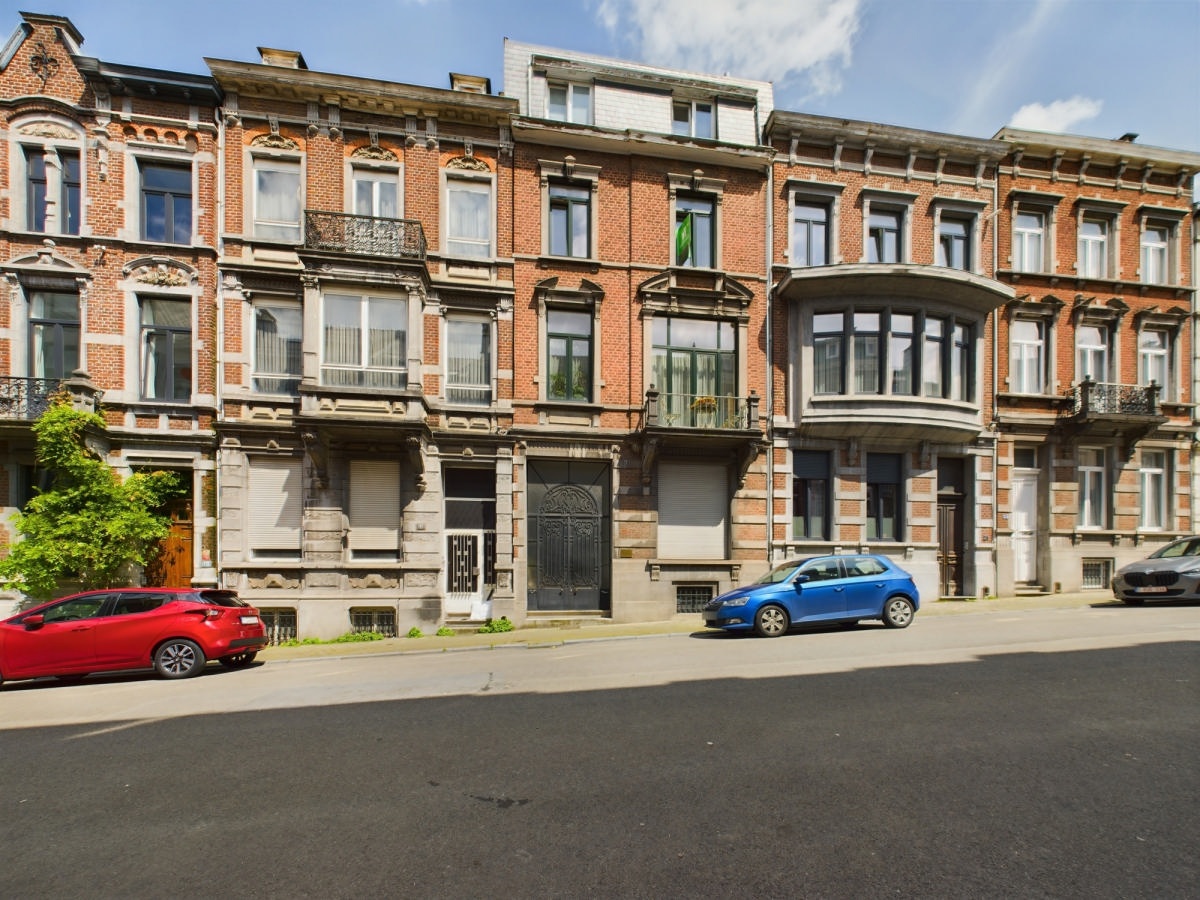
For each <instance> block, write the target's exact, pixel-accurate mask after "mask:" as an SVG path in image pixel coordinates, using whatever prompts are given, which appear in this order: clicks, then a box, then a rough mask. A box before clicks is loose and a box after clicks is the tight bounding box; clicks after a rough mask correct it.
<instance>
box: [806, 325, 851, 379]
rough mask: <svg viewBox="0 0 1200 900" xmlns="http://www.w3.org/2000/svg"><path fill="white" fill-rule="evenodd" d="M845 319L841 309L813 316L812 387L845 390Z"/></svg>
mask: <svg viewBox="0 0 1200 900" xmlns="http://www.w3.org/2000/svg"><path fill="white" fill-rule="evenodd" d="M845 347H846V322H845V317H844V316H843V315H842V313H817V314H816V315H814V316H813V391H814V392H815V393H818V394H840V393H842V392H843V391H844V390H845V381H844V372H845V365H844V358H845Z"/></svg>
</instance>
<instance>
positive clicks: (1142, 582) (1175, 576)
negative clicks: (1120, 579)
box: [1125, 572, 1179, 587]
mask: <svg viewBox="0 0 1200 900" xmlns="http://www.w3.org/2000/svg"><path fill="white" fill-rule="evenodd" d="M1178 580H1179V573H1177V572H1126V573H1125V583H1126V584H1128V585H1129V586H1130V587H1171V586H1172V585H1173V584H1175V582H1177V581H1178Z"/></svg>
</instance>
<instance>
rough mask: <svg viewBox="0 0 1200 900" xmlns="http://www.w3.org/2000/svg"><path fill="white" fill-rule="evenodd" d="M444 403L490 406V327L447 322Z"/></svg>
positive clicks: (478, 322)
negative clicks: (445, 401) (445, 400)
mask: <svg viewBox="0 0 1200 900" xmlns="http://www.w3.org/2000/svg"><path fill="white" fill-rule="evenodd" d="M446 399H447V400H448V401H449V402H451V403H467V404H472V405H483V406H486V405H488V404H489V403H491V402H492V326H491V323H490V322H488V321H485V320H482V319H465V318H464V319H447V320H446Z"/></svg>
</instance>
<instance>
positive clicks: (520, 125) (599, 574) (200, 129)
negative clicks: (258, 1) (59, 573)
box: [0, 13, 1200, 637]
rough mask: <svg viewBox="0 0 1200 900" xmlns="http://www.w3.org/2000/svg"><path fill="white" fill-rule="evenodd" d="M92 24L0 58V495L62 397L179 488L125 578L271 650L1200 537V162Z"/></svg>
mask: <svg viewBox="0 0 1200 900" xmlns="http://www.w3.org/2000/svg"><path fill="white" fill-rule="evenodd" d="M81 43H82V37H81V35H80V34H79V33H78V32H77V31H76V29H75V27H74V26H73V25H72V24H71V23H70V22H69V21H68V20H66V19H64V18H61V17H58V16H53V15H38V14H30V13H24V14H22V15H21V22H20V23H19V24H18V27H17V30H16V31H15V33H14V34H13V37H12V38H11V39H10V40H9V41H8V43H7V44H6V45H5V46H4V48H3V50H2V51H0V53H2V55H0V140H2V142H3V149H0V271H2V272H3V274H4V276H5V280H4V286H5V298H6V300H7V302H6V303H3V304H0V370H2V371H0V389H2V393H0V463H2V464H3V470H2V474H0V494H2V497H3V499H2V501H0V502H2V504H3V506H4V511H5V512H6V513H9V514H11V512H13V511H14V510H16V509H19V508H20V507H21V506H22V504H23V503H24V502H25V500H26V499H27V498H28V496H29V495H30V491H31V490H33V488H34V486H35V485H36V484H37V482H38V472H37V470H36V467H35V465H34V460H33V440H32V433H31V430H30V426H31V424H32V422H33V420H34V419H35V418H36V416H37V414H38V413H39V412H40V410H41V409H42V408H43V407H44V404H45V402H46V398H47V397H48V396H49V394H50V393H51V392H52V391H54V390H56V389H58V388H59V386H60V385H65V387H66V388H67V389H68V390H69V391H71V392H72V393H73V394H74V395H76V397H77V399H78V401H79V402H81V403H84V404H92V405H95V406H96V407H97V408H99V409H101V410H102V412H103V414H104V416H105V419H106V421H107V423H108V430H107V432H106V434H105V436H104V441H103V446H101V447H100V449H101V451H102V452H104V453H106V454H107V458H108V459H109V461H110V463H111V464H112V465H113V466H114V467H116V468H117V469H118V470H120V471H122V472H129V471H134V470H136V469H138V468H141V467H155V468H171V469H176V470H178V471H179V472H180V473H181V474H182V475H184V476H185V477H187V478H190V483H191V485H192V492H191V496H190V498H189V499H188V501H187V502H186V503H180V504H177V506H176V507H175V508H173V509H172V510H170V512H171V513H172V517H173V520H174V526H173V531H172V538H171V540H170V541H169V546H168V548H167V549H166V551H165V552H164V554H163V556H162V558H161V560H160V562H159V563H158V564H157V565H155V566H153V567H152V568H150V569H148V570H147V571H146V572H144V573H139V575H138V577H140V578H142V579H144V580H146V581H147V582H149V583H163V584H186V583H197V584H204V583H209V584H216V583H219V584H223V585H226V586H229V587H233V588H236V589H238V590H239V591H240V592H241V593H242V594H243V595H244V596H245V597H246V598H247V599H249V600H250V601H252V602H253V603H255V604H256V605H257V606H259V607H260V608H262V609H263V610H264V611H265V613H266V616H267V618H268V620H269V622H270V624H271V626H272V629H273V631H274V633H275V634H276V635H277V636H281V637H282V636H287V635H291V634H297V633H298V634H301V635H319V636H332V635H336V634H340V633H342V632H345V631H347V630H350V629H373V630H382V631H385V632H388V633H404V632H406V631H408V630H409V629H410V628H412V627H414V626H415V627H419V628H421V629H422V630H423V631H426V632H428V631H430V630H432V629H433V628H436V627H438V626H439V625H442V624H451V625H453V624H455V623H470V622H478V621H481V620H483V619H486V618H489V617H498V616H501V615H504V616H508V617H509V618H510V619H513V620H514V621H517V622H524V621H529V620H536V619H539V618H541V619H547V618H562V617H574V618H577V617H604V618H611V619H613V620H618V621H636V620H653V619H662V618H666V617H669V616H671V615H673V614H675V613H677V612H690V611H694V610H696V609H698V608H699V607H700V606H701V605H702V604H703V603H704V602H705V601H707V599H709V598H710V597H712V596H713V595H715V593H717V592H719V591H721V590H724V589H727V588H728V587H730V586H732V585H735V584H737V583H740V582H741V581H743V580H745V579H746V578H747V577H750V576H752V575H754V574H755V573H756V572H757V570H760V569H762V568H765V567H766V566H767V565H768V564H769V563H771V562H773V561H776V560H778V559H780V558H783V557H785V556H792V555H797V554H802V553H808V552H812V551H820V552H826V551H842V550H844V551H846V552H851V551H854V552H859V551H861V550H863V549H865V548H869V549H870V550H872V551H875V552H880V553H884V554H887V555H889V556H893V557H895V558H896V559H897V560H899V561H900V562H901V564H902V565H904V566H905V567H906V568H908V569H909V570H910V571H912V572H913V573H914V575H915V576H916V577H917V579H918V583H919V585H920V587H921V591H922V594H923V596H925V597H926V598H932V597H939V596H984V595H988V594H995V593H1012V592H1014V591H1020V590H1028V591H1053V590H1076V589H1080V588H1087V587H1095V588H1098V589H1100V588H1103V587H1104V586H1105V585H1106V582H1107V578H1108V576H1109V574H1111V572H1112V571H1113V569H1114V567H1116V566H1118V565H1120V564H1122V563H1123V562H1125V561H1128V560H1129V559H1133V558H1135V557H1138V556H1141V555H1144V554H1145V553H1146V552H1148V550H1149V549H1150V548H1152V547H1154V546H1157V545H1159V544H1161V543H1162V542H1164V541H1166V540H1167V539H1169V538H1170V537H1172V536H1174V535H1177V534H1180V533H1183V532H1188V531H1191V530H1193V529H1194V527H1195V523H1194V521H1193V514H1192V509H1193V493H1192V488H1191V484H1192V478H1191V474H1192V466H1193V461H1192V458H1191V447H1192V443H1193V438H1194V437H1195V434H1196V429H1195V418H1194V416H1193V413H1192V399H1191V398H1192V394H1193V391H1194V389H1195V384H1194V382H1193V378H1194V376H1193V372H1194V366H1193V324H1192V323H1193V315H1192V314H1193V302H1194V298H1195V289H1194V288H1195V282H1194V276H1193V263H1192V260H1193V254H1194V252H1195V249H1196V247H1195V233H1196V232H1195V228H1196V218H1195V212H1194V207H1193V206H1192V194H1191V181H1192V177H1193V175H1194V174H1195V173H1196V172H1197V171H1200V154H1197V153H1192V152H1183V151H1171V150H1163V149H1156V148H1149V147H1144V146H1141V145H1139V144H1137V143H1136V142H1134V141H1132V140H1117V141H1113V140H1098V139H1091V138H1080V137H1074V136H1069V135H1055V134H1043V133H1033V132H1021V131H1015V130H1012V129H1005V130H1003V131H1001V132H1000V133H999V134H997V135H995V136H994V137H993V138H992V139H980V138H973V137H967V136H958V135H947V134H938V133H932V132H928V131H921V130H916V129H910V128H900V127H894V126H888V125H881V124H876V123H868V122H855V121H850V120H844V119H831V118H827V117H822V116H813V115H805V114H801V113H795V112H786V111H783V110H777V109H775V108H774V98H773V91H772V87H771V85H770V84H769V83H765V82H757V81H749V80H745V79H738V78H731V77H729V76H715V75H703V74H695V73H687V72H680V71H674V70H666V69H662V68H658V67H651V66H644V65H639V64H633V63H629V62H626V61H621V60H614V59H608V58H603V57H598V56H592V55H587V54H580V53H575V52H569V51H562V50H554V49H550V48H545V47H538V46H532V45H528V44H521V43H517V42H513V41H506V42H505V46H504V72H503V78H504V92H503V93H500V94H493V93H492V89H491V84H490V83H489V81H488V79H485V78H480V77H475V76H469V75H459V74H452V75H451V78H450V87H449V88H448V89H441V88H432V87H423V86H415V85H408V84H403V83H398V82H394V81H380V80H374V79H368V78H361V77H350V76H345V75H338V74H331V73H322V72H317V71H314V70H310V69H309V68H308V66H307V65H306V63H305V60H304V58H303V56H302V55H301V54H300V53H298V52H294V51H283V50H273V49H268V48H260V58H259V60H258V61H257V62H253V63H247V62H235V61H229V60H218V59H208V60H206V63H207V66H208V69H209V72H208V74H206V75H186V74H180V73H176V72H168V71H160V70H150V69H144V68H137V67H135V66H128V65H114V64H109V63H105V62H101V61H99V60H95V59H91V58H88V57H85V56H82V55H81V53H80V45H81ZM12 537H13V535H12V531H11V528H9V529H8V539H10V540H11V539H12Z"/></svg>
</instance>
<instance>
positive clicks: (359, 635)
mask: <svg viewBox="0 0 1200 900" xmlns="http://www.w3.org/2000/svg"><path fill="white" fill-rule="evenodd" d="M386 637H387V635H386V634H380V633H379V632H378V631H347V632H346V633H345V634H343V635H339V636H338V637H335V638H334V639H333V640H332V641H330V642H329V643H331V644H361V643H363V642H366V641H382V640H383V639H384V638H386Z"/></svg>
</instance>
